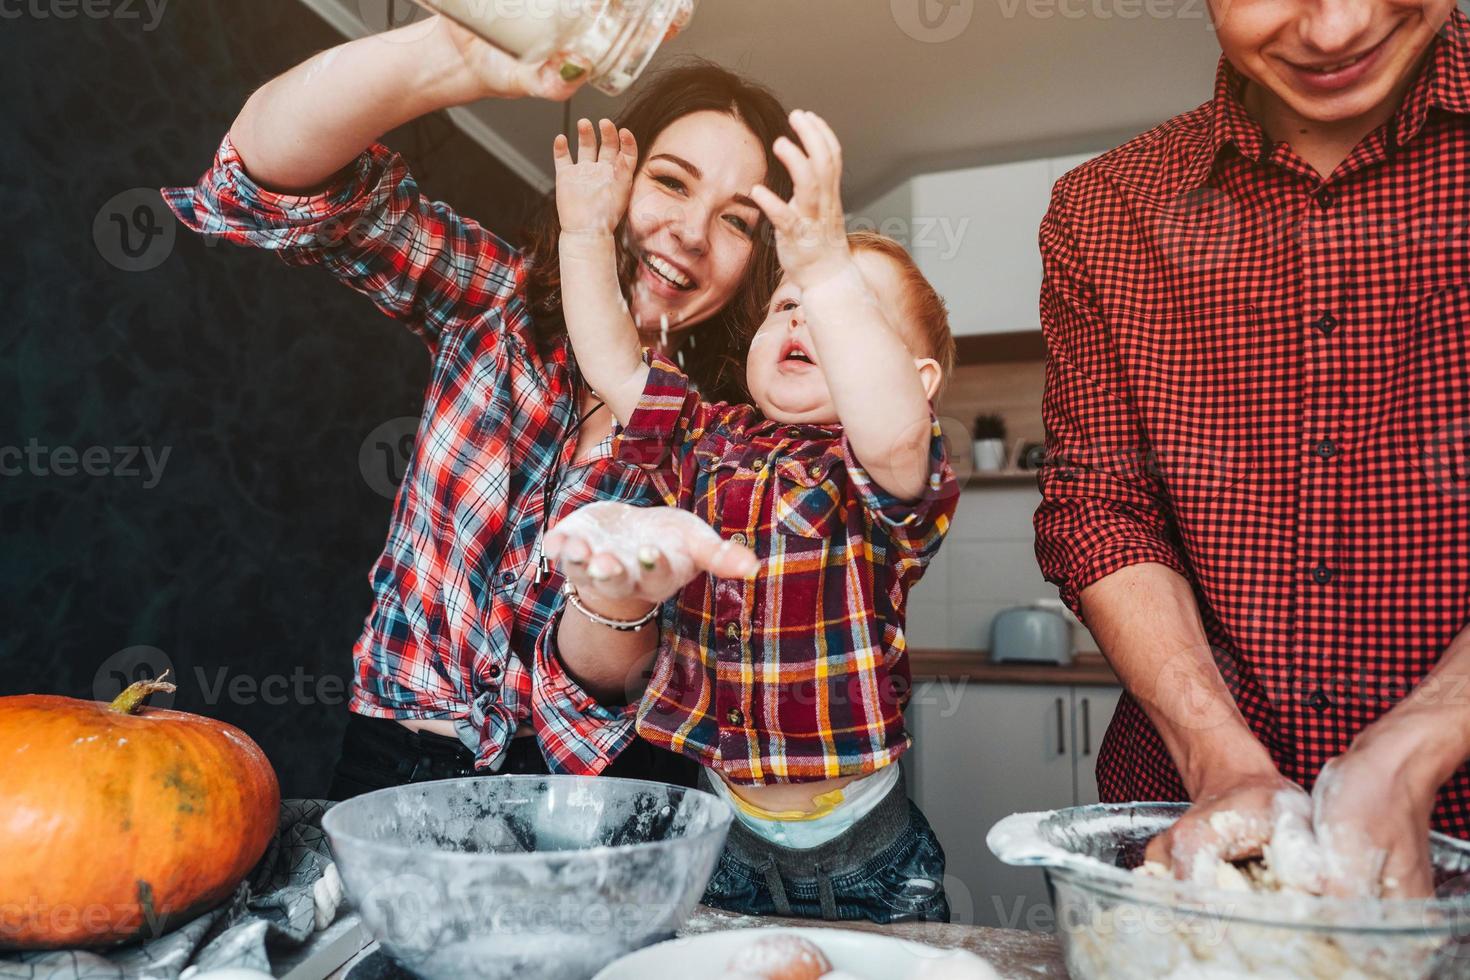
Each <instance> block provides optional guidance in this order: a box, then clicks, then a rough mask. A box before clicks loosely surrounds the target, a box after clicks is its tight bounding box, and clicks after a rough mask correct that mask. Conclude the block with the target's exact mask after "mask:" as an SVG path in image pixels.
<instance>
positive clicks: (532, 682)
mask: <svg viewBox="0 0 1470 980" xmlns="http://www.w3.org/2000/svg"><path fill="white" fill-rule="evenodd" d="M164 196H165V198H166V200H167V201H168V203H169V206H170V207H171V208H172V209H173V210H174V212H175V213H176V214H177V215H178V217H179V219H180V220H181V221H183V222H184V224H186V225H187V226H188V227H190V228H192V229H193V230H195V231H197V232H200V233H202V234H205V235H209V236H212V237H216V238H220V239H224V240H226V241H230V242H233V243H236V244H240V245H250V246H255V247H257V248H264V249H269V250H271V251H274V252H275V253H276V254H277V255H279V256H280V257H281V258H282V259H284V260H285V261H286V262H287V263H289V264H291V265H299V266H318V267H321V268H324V269H326V270H327V271H328V272H330V273H331V274H332V275H333V276H335V277H336V278H337V279H338V280H340V281H341V282H343V283H345V284H346V285H348V286H351V287H352V288H353V289H356V290H358V291H359V292H361V293H363V294H364V295H366V296H367V297H368V298H369V299H371V300H372V301H373V303H374V304H376V305H377V307H378V308H379V309H380V310H382V311H383V312H384V313H386V314H387V315H389V316H391V317H394V318H396V319H399V320H402V321H403V322H404V323H405V324H406V325H407V326H408V327H409V329H411V330H413V331H414V332H415V333H416V334H418V335H419V336H420V337H422V338H423V340H424V342H425V343H426V344H427V345H428V348H429V352H430V356H431V357H432V359H433V376H432V380H431V381H430V383H429V389H428V392H427V396H426V400H425V405H424V410H423V415H422V418H421V420H420V423H419V428H418V433H417V436H416V437H415V440H414V449H413V458H412V462H411V464H410V466H409V467H408V469H407V471H406V473H405V475H404V478H403V483H402V486H401V487H400V488H399V490H398V495H397V499H396V500H395V501H394V505H393V517H392V523H391V526H390V527H389V530H388V541H387V545H386V547H385V548H384V550H383V554H382V556H381V557H380V558H379V559H378V561H377V564H376V565H375V566H374V568H373V570H372V574H371V582H372V587H373V592H374V601H373V608H372V612H371V613H370V614H369V615H368V617H367V622H366V625H365V628H364V630H363V633H362V636H361V638H360V639H359V640H358V641H357V645H356V647H355V648H354V649H353V659H354V662H355V667H356V670H355V676H354V679H353V685H352V698H351V702H350V708H351V710H352V711H354V712H357V713H358V714H362V715H367V716H370V717H377V718H396V719H410V718H411V719H454V720H458V721H461V722H463V721H467V722H468V723H469V727H471V728H472V729H473V732H474V733H475V734H477V735H478V740H479V747H478V751H477V752H476V762H475V765H476V767H477V768H480V769H493V768H495V766H496V765H497V764H498V763H499V761H500V759H501V758H502V757H503V755H504V752H505V750H506V749H507V747H508V746H509V744H510V740H511V739H512V737H514V735H515V732H516V729H517V728H518V727H519V726H520V725H521V724H522V723H523V722H529V723H530V724H531V725H532V726H533V727H534V729H535V732H536V737H537V739H538V741H539V743H540V746H541V749H542V752H543V753H544V754H545V756H546V759H547V762H548V764H549V766H550V768H551V769H552V770H553V771H556V772H567V773H576V774H584V775H592V774H595V773H597V772H600V771H601V770H602V769H603V768H605V767H606V765H607V764H608V762H610V761H611V760H612V759H613V758H615V757H616V755H617V752H618V751H620V750H621V749H622V748H623V747H624V746H625V745H626V744H627V739H626V738H625V737H624V733H625V731H626V729H627V728H628V727H629V726H630V725H631V717H632V713H633V710H634V709H633V707H632V706H629V707H627V708H624V709H609V708H605V707H602V706H600V705H598V704H597V703H596V702H595V701H594V700H593V699H592V698H591V697H590V696H588V694H587V693H586V692H585V691H584V690H582V689H581V688H580V687H579V686H578V685H577V684H576V683H575V682H574V681H573V680H572V679H571V678H570V677H569V676H568V675H567V673H566V671H565V670H564V669H563V667H562V666H561V664H560V662H559V661H558V660H557V659H556V658H555V657H553V656H549V655H548V654H547V653H546V652H545V651H539V652H538V651H537V648H536V641H537V639H538V637H539V636H540V634H541V632H542V630H543V629H544V628H545V627H546V625H547V623H548V621H549V620H550V619H551V617H552V614H553V613H554V612H555V611H556V610H557V609H558V608H559V607H560V604H561V600H560V596H559V592H558V588H559V586H560V584H561V581H560V578H559V577H558V576H555V575H552V576H550V577H547V578H545V579H544V580H543V581H540V582H538V581H537V576H536V574H535V571H536V565H537V560H536V558H537V555H538V554H539V538H540V533H541V531H542V528H543V527H544V526H546V524H547V515H546V514H545V513H544V512H543V510H544V508H545V506H546V505H545V501H544V500H543V490H544V488H545V487H546V486H547V485H548V484H550V483H552V482H554V481H557V479H558V474H562V475H561V477H560V483H559V489H558V491H557V493H556V495H555V497H554V499H553V500H552V501H551V511H552V522H553V523H554V521H555V520H556V519H559V518H560V517H562V516H565V515H566V514H568V513H570V512H571V511H572V510H574V509H576V508H577V507H580V506H582V505H584V504H587V503H591V502H592V501H595V500H607V499H613V500H623V501H628V502H632V503H657V502H658V494H657V493H656V492H655V491H654V490H653V489H652V487H651V483H650V480H649V478H648V476H647V475H646V474H644V473H643V472H641V471H640V470H639V469H638V468H636V467H632V466H626V465H623V464H621V463H619V462H617V461H616V460H615V459H614V458H613V456H612V444H611V440H608V441H606V442H604V443H603V444H602V445H601V446H600V447H598V448H597V450H596V451H595V452H594V453H593V454H592V456H591V458H590V459H589V460H587V461H585V462H583V463H580V464H578V465H576V466H572V465H571V463H572V456H573V454H574V453H575V449H576V438H575V431H574V430H575V424H576V412H577V408H578V406H577V382H576V378H575V376H574V374H575V372H574V370H573V366H572V363H571V360H570V357H569V352H568V348H567V346H566V344H565V343H564V342H563V343H560V344H558V345H556V346H555V347H554V348H553V349H552V350H551V351H550V353H549V354H543V353H541V352H539V351H538V349H537V345H536V343H535V342H534V338H533V335H532V323H531V319H530V316H529V315H528V314H527V312H526V309H525V304H524V297H523V296H522V293H521V277H522V272H523V268H524V263H523V258H522V256H521V254H520V253H519V252H517V251H516V250H515V249H514V248H512V247H511V246H509V245H507V244H506V243H505V242H503V241H501V240H500V239H498V238H496V237H495V236H493V235H491V234H490V233H488V232H487V231H485V229H483V228H481V227H480V226H479V225H478V224H476V223H475V222H473V221H470V220H468V219H466V218H463V217H461V216H460V215H458V214H455V213H454V212H453V211H452V210H451V209H449V208H448V207H447V206H445V205H444V204H441V203H438V202H432V201H426V200H424V199H423V197H422V196H421V195H420V193H419V189H418V185H417V184H416V183H415V181H414V179H413V177H412V176H411V175H410V174H409V172H408V169H407V167H406V166H405V164H404V162H403V160H402V158H401V157H399V156H397V155H396V154H393V153H391V152H389V151H388V150H387V149H385V148H384V147H381V146H375V147H373V148H372V149H370V150H369V151H368V152H366V153H365V154H363V155H362V156H361V157H360V158H359V159H358V160H357V162H356V163H355V164H354V165H353V166H352V167H351V168H349V170H348V171H347V172H346V176H344V177H343V178H341V179H340V180H338V181H337V182H335V183H334V184H333V185H332V186H331V187H329V188H327V189H326V190H324V191H322V192H321V193H318V194H314V195H310V196H291V195H283V194H275V193H272V192H270V191H268V190H266V189H264V188H262V187H260V186H258V185H257V184H256V183H255V182H254V181H252V180H251V179H250V177H249V176H248V175H247V174H246V172H245V169H244V167H243V166H242V165H241V161H240V157H239V154H238V153H237V152H236V150H235V148H234V146H233V145H232V144H231V143H230V141H229V139H228V138H226V139H225V141H224V143H223V145H221V147H220V149H219V153H218V155H217V156H216V158H215V161H214V165H213V167H212V168H211V169H210V170H209V171H208V172H207V173H205V174H204V176H203V178H202V179H201V180H200V181H199V183H198V185H197V186H194V187H189V188H172V189H166V190H165V191H164ZM461 727H462V730H463V726H461Z"/></svg>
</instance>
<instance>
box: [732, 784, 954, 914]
mask: <svg viewBox="0 0 1470 980" xmlns="http://www.w3.org/2000/svg"><path fill="white" fill-rule="evenodd" d="M704 904H706V905H710V906H713V907H715V908H719V909H724V910H726V911H728V912H737V913H740V914H743V915H785V916H796V917H798V918H803V919H827V920H844V919H845V920H853V919H867V920H869V921H871V922H877V923H890V922H948V921H949V899H948V897H947V896H946V895H945V893H944V848H943V847H941V846H940V845H939V838H937V837H936V836H935V835H934V831H933V829H932V828H930V826H929V821H928V820H926V819H925V818H924V814H923V813H921V812H920V811H919V808H918V807H916V806H914V804H913V803H912V802H910V801H909V798H908V796H907V795H906V794H905V793H904V788H903V784H902V783H899V784H898V785H896V786H894V787H893V789H892V790H891V791H890V792H889V793H888V795H887V796H885V797H884V798H883V801H882V802H881V803H879V804H878V805H877V807H875V808H874V809H873V811H872V812H871V813H869V814H867V815H866V816H865V817H863V818H862V819H861V820H859V821H858V822H857V823H855V824H853V825H852V827H850V828H849V829H848V830H847V831H845V832H844V833H842V834H841V835H839V836H837V837H836V838H834V839H832V840H830V841H828V842H827V843H825V844H822V845H819V846H817V847H812V848H805V849H794V848H789V847H781V846H779V845H777V844H772V843H770V842H769V841H767V840H765V839H764V838H762V837H760V836H759V835H757V834H756V833H754V832H753V831H751V830H750V829H748V828H747V827H746V826H745V825H744V824H742V823H741V822H740V821H739V820H736V821H735V822H734V823H733V824H732V825H731V827H730V836H729V838H728V839H727V840H726V842H725V850H724V851H723V852H722V853H721V854H720V863H719V865H718V866H717V867H716V869H715V874H714V877H713V878H711V879H710V883H709V888H708V890H707V891H706V892H705V893H704Z"/></svg>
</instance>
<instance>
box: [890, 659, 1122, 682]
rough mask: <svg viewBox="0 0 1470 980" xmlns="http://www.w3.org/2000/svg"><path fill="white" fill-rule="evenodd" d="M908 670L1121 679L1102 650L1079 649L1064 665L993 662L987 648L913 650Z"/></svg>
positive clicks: (977, 676) (1007, 677)
mask: <svg viewBox="0 0 1470 980" xmlns="http://www.w3.org/2000/svg"><path fill="white" fill-rule="evenodd" d="M909 670H910V671H911V672H912V673H913V676H914V679H915V680H934V679H939V678H943V679H946V680H951V681H963V682H965V683H970V684H1057V685H1061V686H1065V687H1072V686H1079V687H1116V686H1118V684H1119V683H1120V682H1119V680H1118V675H1116V674H1114V673H1113V670H1112V668H1111V667H1109V666H1108V662H1107V660H1106V659H1104V658H1103V655H1102V654H1100V653H1079V654H1077V655H1076V656H1075V657H1074V658H1073V660H1072V662H1071V663H1070V664H1068V665H1066V666H1063V665H1061V664H997V663H991V661H990V654H989V653H987V652H985V651H984V650H910V651H909Z"/></svg>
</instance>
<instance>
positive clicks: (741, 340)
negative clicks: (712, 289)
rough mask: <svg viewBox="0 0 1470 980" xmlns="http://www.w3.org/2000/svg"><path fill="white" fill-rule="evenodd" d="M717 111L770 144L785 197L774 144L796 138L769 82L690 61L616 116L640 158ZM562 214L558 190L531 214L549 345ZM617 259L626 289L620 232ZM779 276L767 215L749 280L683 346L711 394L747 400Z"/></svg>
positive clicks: (658, 78) (631, 261) (538, 317)
mask: <svg viewBox="0 0 1470 980" xmlns="http://www.w3.org/2000/svg"><path fill="white" fill-rule="evenodd" d="M706 111H714V112H720V113H725V114H728V115H730V116H733V117H734V118H735V119H738V120H739V121H740V122H742V123H744V124H745V125H746V126H748V127H749V128H750V131H751V132H752V133H753V134H755V137H756V139H757V140H759V141H760V143H761V145H762V146H763V147H765V153H766V186H768V187H770V188H771V190H773V191H775V192H776V193H777V194H779V195H780V196H781V198H782V199H783V200H784V199H787V198H789V197H790V196H791V177H790V175H789V174H788V173H787V172H786V168H785V167H784V166H783V165H782V164H781V162H780V161H779V160H777V159H776V157H775V155H774V154H773V153H772V152H771V145H772V144H773V143H775V141H776V138H777V137H779V136H786V137H788V138H790V139H793V140H795V139H796V136H795V134H794V133H792V131H791V126H790V122H789V121H788V118H787V116H788V113H787V111H786V109H785V107H783V106H782V105H781V102H780V100H779V99H777V98H776V96H775V95H773V94H772V93H771V92H770V91H769V90H767V89H765V88H763V87H761V86H760V85H757V84H755V83H754V82H751V81H748V80H747V79H744V78H742V77H740V76H739V75H736V74H735V73H733V72H730V71H726V70H725V69H724V68H721V67H719V66H718V65H715V64H711V63H709V62H705V61H691V62H687V63H684V64H681V65H679V66H677V67H674V68H669V69H666V70H664V71H662V72H660V73H658V74H657V75H654V76H652V77H650V78H649V79H648V80H646V81H645V82H644V83H643V85H642V86H640V89H639V92H638V95H637V97H636V98H634V99H633V101H631V102H630V103H628V105H627V106H626V107H625V108H624V110H623V112H622V113H621V114H620V116H619V118H618V119H617V124H618V125H619V126H620V127H623V128H626V129H628V130H631V131H632V133H633V135H634V136H635V137H637V139H638V156H639V161H638V162H639V165H640V166H641V165H642V163H643V160H644V159H645V158H646V156H647V153H648V151H649V149H650V148H651V147H652V146H653V143H654V140H656V139H657V138H658V136H659V134H660V133H662V132H663V131H664V130H665V129H667V128H668V127H669V126H670V125H671V124H672V123H674V122H677V121H678V120H679V119H682V118H683V117H685V116H688V115H692V114H693V113H696V112H706ZM560 236H561V221H560V220H559V218H558V217H557V213H556V195H555V193H554V192H553V193H552V194H550V195H548V196H547V199H546V201H545V202H543V204H542V206H541V208H540V209H539V211H538V213H537V214H536V215H535V216H534V217H533V218H532V220H531V222H530V225H529V227H528V228H527V231H526V234H525V236H524V240H525V242H526V248H525V255H526V259H527V270H526V282H525V295H526V305H527V309H528V310H529V312H530V313H531V316H532V318H533V320H534V322H535V324H536V339H537V342H538V343H539V344H540V345H541V346H542V347H550V346H552V345H553V344H555V343H557V342H559V341H560V340H561V338H562V337H564V336H565V335H566V319H565V316H564V315H563V313H562V305H561V261H560V258H559V255H558V253H557V242H558V239H559V238H560ZM618 240H619V243H620V244H619V246H618V253H619V254H618V264H619V266H620V268H621V269H622V270H623V273H624V274H623V276H622V279H623V283H624V292H625V293H626V292H627V284H628V283H631V282H632V280H633V271H634V268H635V263H636V259H635V258H634V257H633V256H632V255H631V254H629V252H628V250H627V248H626V246H625V245H624V244H622V242H623V236H622V235H619V236H618ZM779 279H780V267H779V265H778V263H777V261H776V249H775V245H774V240H773V236H772V235H771V233H770V229H769V228H768V226H767V222H766V221H765V219H764V218H762V219H761V222H760V225H759V226H758V227H757V228H756V229H755V232H754V234H753V235H752V249H751V262H750V268H749V269H748V270H747V273H746V276H745V280H744V283H743V284H742V285H741V286H740V288H739V289H738V290H737V292H736V293H735V295H734V297H733V298H732V299H731V300H730V302H729V303H727V304H725V307H724V309H722V310H721V311H720V312H718V313H716V314H715V315H714V316H712V317H711V318H710V319H708V320H706V321H705V322H703V323H700V324H697V325H696V326H694V327H693V328H692V330H691V332H690V335H691V336H692V337H695V338H697V341H696V342H695V343H694V344H693V345H692V347H688V348H686V349H685V351H684V358H683V360H684V370H685V372H686V373H688V375H689V377H690V378H691V379H692V380H693V381H694V383H695V384H696V385H697V386H698V387H699V389H700V391H701V392H702V393H703V394H704V396H705V397H706V398H709V399H712V400H721V401H737V400H741V399H742V397H743V391H744V380H745V373H744V370H743V364H744V353H745V346H746V343H747V342H748V341H749V339H750V335H751V333H752V332H753V331H754V330H755V328H756V327H758V326H759V325H760V323H761V321H762V320H764V319H765V313H766V306H767V304H768V303H769V302H770V299H771V294H772V293H773V292H774V291H775V288H776V285H777V283H778V282H779Z"/></svg>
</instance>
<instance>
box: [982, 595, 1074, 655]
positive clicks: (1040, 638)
mask: <svg viewBox="0 0 1470 980" xmlns="http://www.w3.org/2000/svg"><path fill="white" fill-rule="evenodd" d="M1064 608H1065V607H1063V606H1062V604H1061V603H1060V602H1059V601H1056V600H1053V601H1051V602H1038V603H1036V604H1035V605H1032V606H1022V607H1020V608H1016V609H1006V610H1003V611H1002V612H999V613H997V614H996V616H995V619H994V620H992V621H991V623H990V659H991V661H993V662H994V663H1027V664H1057V665H1060V666H1066V665H1067V664H1070V663H1071V662H1072V622H1071V620H1069V619H1068V618H1067V616H1066V614H1065V613H1064V612H1063V611H1062V610H1063V609H1064Z"/></svg>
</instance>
